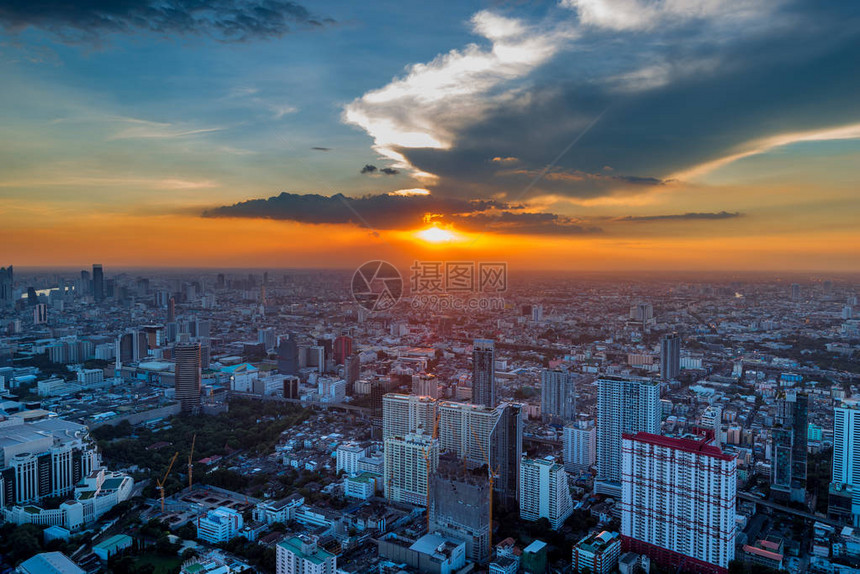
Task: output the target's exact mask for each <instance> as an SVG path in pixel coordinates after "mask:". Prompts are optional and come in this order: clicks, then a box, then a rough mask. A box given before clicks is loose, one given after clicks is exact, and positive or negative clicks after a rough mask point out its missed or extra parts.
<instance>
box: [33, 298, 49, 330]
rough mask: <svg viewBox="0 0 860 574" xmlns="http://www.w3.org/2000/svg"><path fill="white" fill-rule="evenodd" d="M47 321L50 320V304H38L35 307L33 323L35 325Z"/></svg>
mask: <svg viewBox="0 0 860 574" xmlns="http://www.w3.org/2000/svg"><path fill="white" fill-rule="evenodd" d="M47 322H48V305H47V304H46V303H38V304H36V308H35V309H33V324H34V325H44V324H45V323H47Z"/></svg>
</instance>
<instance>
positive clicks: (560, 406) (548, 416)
mask: <svg viewBox="0 0 860 574" xmlns="http://www.w3.org/2000/svg"><path fill="white" fill-rule="evenodd" d="M540 378H541V391H540V413H541V417H542V418H543V419H544V420H545V421H561V422H563V423H567V422H570V421H572V420H573V419H574V418H575V417H576V386H575V385H574V382H575V380H576V375H574V374H573V373H571V372H568V371H566V370H561V369H553V370H550V369H544V370H543V371H541V376H540Z"/></svg>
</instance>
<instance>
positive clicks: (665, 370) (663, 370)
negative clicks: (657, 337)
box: [660, 333, 681, 381]
mask: <svg viewBox="0 0 860 574" xmlns="http://www.w3.org/2000/svg"><path fill="white" fill-rule="evenodd" d="M680 374H681V337H680V336H679V335H678V333H672V334H671V335H666V336H665V337H663V339H662V340H661V341H660V378H662V379H663V380H666V381H669V380H672V379H677V378H678V375H680Z"/></svg>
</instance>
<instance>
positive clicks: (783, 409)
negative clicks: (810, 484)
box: [770, 392, 809, 503]
mask: <svg viewBox="0 0 860 574" xmlns="http://www.w3.org/2000/svg"><path fill="white" fill-rule="evenodd" d="M808 405H809V396H808V395H806V394H805V393H795V392H788V393H783V394H781V395H780V396H779V397H778V399H777V403H776V408H777V415H776V425H775V426H774V428H773V429H772V430H771V439H772V446H773V448H772V452H773V462H772V464H771V485H770V490H771V492H772V493H773V494H774V496H775V497H777V498H782V499H791V500H792V501H795V502H801V503H802V502H806V459H807V442H808V434H807V433H808V431H809V417H808V410H809V407H808Z"/></svg>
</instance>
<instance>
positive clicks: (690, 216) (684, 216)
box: [617, 211, 743, 223]
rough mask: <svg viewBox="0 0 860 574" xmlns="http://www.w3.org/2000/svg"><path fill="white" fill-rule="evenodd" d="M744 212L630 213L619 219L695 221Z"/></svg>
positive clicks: (645, 221)
mask: <svg viewBox="0 0 860 574" xmlns="http://www.w3.org/2000/svg"><path fill="white" fill-rule="evenodd" d="M742 216H743V214H742V213H740V212H737V211H717V212H714V213H708V212H704V213H695V212H691V213H679V214H675V215H630V216H627V217H619V218H618V219H617V221H630V222H633V223H647V222H649V221H691V220H692V221H695V220H717V219H735V218H736V217H742Z"/></svg>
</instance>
